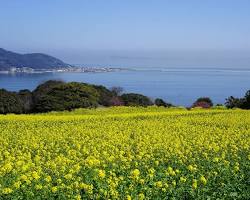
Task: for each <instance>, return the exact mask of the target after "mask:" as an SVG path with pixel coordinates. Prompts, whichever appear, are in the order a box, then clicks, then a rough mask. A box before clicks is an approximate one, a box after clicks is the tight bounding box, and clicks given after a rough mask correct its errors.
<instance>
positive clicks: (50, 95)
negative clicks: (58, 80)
mask: <svg viewBox="0 0 250 200" xmlns="http://www.w3.org/2000/svg"><path fill="white" fill-rule="evenodd" d="M98 99H99V94H98V92H97V91H96V89H95V88H93V87H92V86H91V85H88V84H84V83H76V82H71V83H63V84H58V85H56V86H53V87H51V88H50V89H48V90H47V89H46V91H45V93H43V94H41V95H40V96H39V99H37V100H36V103H35V105H34V107H35V112H47V111H62V110H72V109H75V108H88V107H96V106H97V105H98Z"/></svg>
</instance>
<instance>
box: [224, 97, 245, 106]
mask: <svg viewBox="0 0 250 200" xmlns="http://www.w3.org/2000/svg"><path fill="white" fill-rule="evenodd" d="M243 103H244V99H242V98H235V97H233V96H230V97H228V98H227V99H226V102H225V106H226V107H227V108H242V106H243Z"/></svg>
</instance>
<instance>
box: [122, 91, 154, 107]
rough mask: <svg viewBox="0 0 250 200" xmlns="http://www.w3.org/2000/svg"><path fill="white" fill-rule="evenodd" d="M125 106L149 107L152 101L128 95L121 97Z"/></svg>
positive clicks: (137, 95) (139, 95)
mask: <svg viewBox="0 0 250 200" xmlns="http://www.w3.org/2000/svg"><path fill="white" fill-rule="evenodd" d="M121 99H122V101H123V102H124V105H125V106H150V105H153V103H152V101H151V100H150V99H149V98H148V97H146V96H144V95H141V94H135V93H128V94H123V95H122V96H121Z"/></svg>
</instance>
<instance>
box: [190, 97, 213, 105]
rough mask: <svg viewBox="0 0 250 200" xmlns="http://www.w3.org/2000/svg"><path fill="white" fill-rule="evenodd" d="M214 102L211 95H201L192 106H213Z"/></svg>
mask: <svg viewBox="0 0 250 200" xmlns="http://www.w3.org/2000/svg"><path fill="white" fill-rule="evenodd" d="M212 106H213V102H212V100H211V99H210V98H209V97H200V98H198V99H197V100H196V101H195V102H194V103H193V105H192V107H193V108H194V107H201V108H211V107H212Z"/></svg>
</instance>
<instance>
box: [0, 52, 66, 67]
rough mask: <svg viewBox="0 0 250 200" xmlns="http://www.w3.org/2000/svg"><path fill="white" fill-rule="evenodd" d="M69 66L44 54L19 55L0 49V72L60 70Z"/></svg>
mask: <svg viewBox="0 0 250 200" xmlns="http://www.w3.org/2000/svg"><path fill="white" fill-rule="evenodd" d="M69 66H70V65H69V64H67V63H64V62H63V61H61V60H59V59H57V58H55V57H52V56H49V55H46V54H42V53H30V54H19V53H15V52H11V51H7V50H5V49H2V48H0V71H9V70H11V69H12V68H23V67H28V68H32V69H34V70H46V69H60V68H65V67H69Z"/></svg>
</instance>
